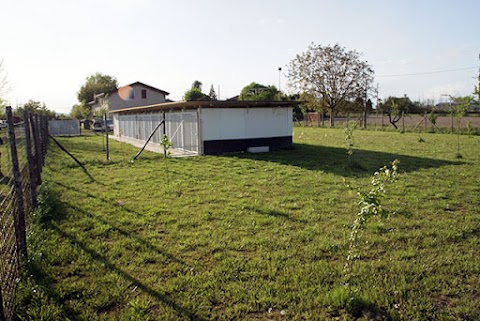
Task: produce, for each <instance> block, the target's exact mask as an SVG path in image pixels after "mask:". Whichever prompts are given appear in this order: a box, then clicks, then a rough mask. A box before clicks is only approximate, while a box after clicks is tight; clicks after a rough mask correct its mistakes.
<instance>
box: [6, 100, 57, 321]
mask: <svg viewBox="0 0 480 321" xmlns="http://www.w3.org/2000/svg"><path fill="white" fill-rule="evenodd" d="M8 108H9V107H7V117H8V116H9V115H10V117H11V109H10V112H9V111H8ZM24 121H26V123H25V122H23V123H22V122H21V123H17V124H13V118H12V117H11V118H10V119H7V122H8V123H9V126H13V127H12V128H11V130H12V132H13V135H10V134H9V132H10V131H9V128H8V127H7V128H1V129H0V320H1V321H4V320H5V321H11V320H15V297H16V293H17V285H18V282H19V281H20V277H21V274H22V273H21V269H22V267H23V266H26V259H27V257H26V255H25V254H26V242H25V235H26V229H27V226H28V217H29V215H28V214H29V213H30V212H31V211H32V210H33V208H34V206H35V204H36V200H35V198H36V195H35V194H36V192H35V190H36V187H37V185H38V184H37V183H39V181H40V179H39V177H40V173H41V164H43V159H44V156H45V152H46V146H47V139H48V133H47V132H46V131H47V130H48V126H46V124H47V120H46V118H45V117H33V116H31V115H28V114H25V115H24ZM26 126H28V130H27V131H26V130H25V127H26ZM12 145H14V147H15V148H12ZM27 147H30V148H27ZM29 149H30V150H29ZM13 150H16V153H15V155H13V154H12V151H13ZM35 151H38V152H35ZM29 154H30V155H31V156H32V157H31V158H30V161H29V158H28V155H29ZM15 160H16V161H17V163H18V167H16V166H15ZM22 239H23V241H22ZM22 253H23V254H22Z"/></svg>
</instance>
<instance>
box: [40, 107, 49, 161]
mask: <svg viewBox="0 0 480 321" xmlns="http://www.w3.org/2000/svg"><path fill="white" fill-rule="evenodd" d="M40 119H41V123H42V126H41V128H42V137H43V142H42V151H43V152H42V166H43V165H45V156H46V155H47V143H48V120H47V116H41V118H40Z"/></svg>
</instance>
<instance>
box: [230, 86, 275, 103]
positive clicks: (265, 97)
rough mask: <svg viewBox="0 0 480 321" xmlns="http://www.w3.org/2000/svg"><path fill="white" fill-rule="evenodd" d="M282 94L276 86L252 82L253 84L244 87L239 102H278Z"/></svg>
mask: <svg viewBox="0 0 480 321" xmlns="http://www.w3.org/2000/svg"><path fill="white" fill-rule="evenodd" d="M279 94H280V92H279V91H278V89H277V88H276V87H275V86H265V85H262V84H257V83H256V82H252V83H251V84H249V85H247V86H245V87H243V89H242V91H241V92H240V97H239V98H238V99H239V100H259V101H270V100H278V98H279Z"/></svg>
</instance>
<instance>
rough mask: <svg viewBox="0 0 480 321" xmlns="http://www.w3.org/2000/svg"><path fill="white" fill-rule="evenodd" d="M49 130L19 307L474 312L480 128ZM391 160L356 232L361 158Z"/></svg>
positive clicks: (258, 313)
mask: <svg viewBox="0 0 480 321" xmlns="http://www.w3.org/2000/svg"><path fill="white" fill-rule="evenodd" d="M59 141H60V142H61V143H62V144H63V145H64V146H65V147H66V148H67V149H68V150H69V151H70V152H72V153H73V154H74V155H75V156H76V157H77V158H78V159H80V160H81V161H82V162H83V163H84V164H85V165H86V168H87V170H88V172H89V174H90V175H91V176H92V177H93V178H94V181H91V179H89V177H88V176H87V175H86V174H85V172H84V171H82V170H81V169H80V168H79V167H78V166H77V165H76V164H75V162H74V161H73V160H71V159H70V158H69V157H68V156H67V155H66V154H65V153H63V152H62V151H61V150H60V149H59V148H58V147H56V146H54V145H53V144H51V145H50V149H49V152H48V156H47V162H46V164H47V165H46V168H45V171H44V176H43V177H44V182H45V183H44V185H43V186H42V191H41V204H42V210H41V211H39V212H37V213H36V215H35V217H34V218H32V219H31V229H30V233H29V244H30V248H29V250H30V257H31V262H30V269H31V271H30V274H31V275H32V276H31V277H29V278H27V279H25V280H23V281H22V283H21V294H20V296H19V304H18V305H19V315H20V316H21V318H22V319H26V320H67V319H70V320H212V319H213V320H236V319H244V320H324V319H327V320H328V319H331V320H351V319H361V320H370V319H373V320H479V319H480V305H479V303H478V302H479V301H480V255H479V254H480V252H479V246H480V238H479V237H480V180H479V178H480V137H479V136H466V135H465V136H461V137H460V144H461V154H462V156H463V157H462V158H457V157H456V153H457V145H456V144H457V137H456V136H455V135H445V134H421V139H420V136H419V134H399V133H392V132H375V131H361V130H357V131H355V132H354V142H355V148H356V149H355V151H354V153H353V159H352V160H353V161H352V162H350V164H353V166H352V165H350V166H349V165H348V164H349V161H348V155H347V153H346V149H345V142H344V135H343V131H342V130H341V129H321V128H301V127H296V128H294V142H295V148H294V149H293V150H288V151H279V152H272V153H266V154H237V155H229V156H206V157H194V158H175V159H174V158H170V159H168V177H169V182H168V183H167V174H166V166H165V165H166V164H165V160H164V159H163V155H157V154H153V153H149V152H144V154H142V156H141V157H140V158H139V159H138V160H137V161H135V162H134V163H130V162H129V160H130V158H131V157H132V156H133V155H135V153H136V152H137V149H136V148H134V147H131V146H129V145H126V144H121V143H117V142H110V146H111V151H110V154H111V161H109V162H107V161H105V156H104V152H102V146H103V143H102V137H100V136H89V137H78V138H61V139H59ZM394 159H399V160H400V175H399V179H398V181H397V182H396V183H394V185H389V186H387V197H386V198H385V199H384V200H383V204H382V205H383V206H384V207H385V208H386V209H388V210H389V211H390V212H391V213H392V214H391V215H390V216H389V217H388V218H386V219H378V220H377V219H373V220H371V221H370V222H369V224H368V225H367V227H366V229H365V230H363V232H362V234H361V253H362V256H361V259H360V260H358V261H356V262H355V265H354V266H355V269H354V283H355V284H354V286H355V288H357V289H358V292H357V293H356V295H357V297H359V298H361V300H360V302H361V304H359V305H356V306H355V307H353V308H352V307H351V306H347V305H345V300H344V298H342V297H341V296H342V295H341V294H342V291H341V289H342V280H343V272H342V271H343V266H344V264H345V262H346V255H347V251H348V244H349V243H348V238H349V234H350V227H351V224H352V223H353V220H354V219H355V217H356V214H357V213H358V211H359V210H360V208H359V206H358V204H357V202H358V198H357V191H359V190H360V191H368V190H369V189H370V188H371V186H370V179H371V175H372V174H373V172H375V171H376V170H378V169H379V168H380V167H382V166H384V165H388V164H390V163H391V162H392V161H393V160H394Z"/></svg>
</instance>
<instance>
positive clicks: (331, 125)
mask: <svg viewBox="0 0 480 321" xmlns="http://www.w3.org/2000/svg"><path fill="white" fill-rule="evenodd" d="M330 127H332V128H333V127H335V123H334V121H333V107H331V108H330Z"/></svg>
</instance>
